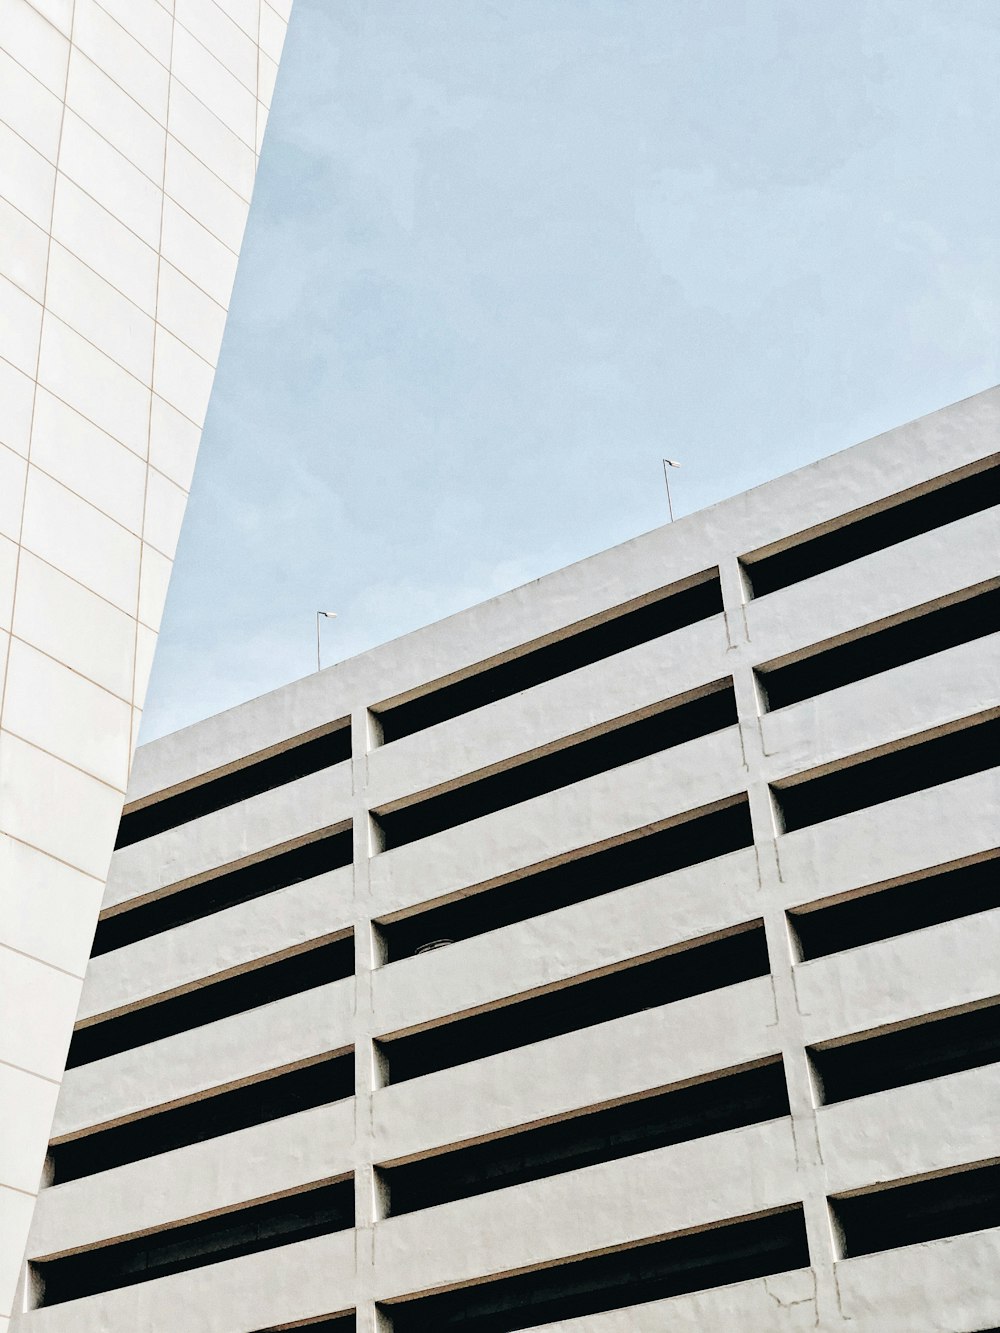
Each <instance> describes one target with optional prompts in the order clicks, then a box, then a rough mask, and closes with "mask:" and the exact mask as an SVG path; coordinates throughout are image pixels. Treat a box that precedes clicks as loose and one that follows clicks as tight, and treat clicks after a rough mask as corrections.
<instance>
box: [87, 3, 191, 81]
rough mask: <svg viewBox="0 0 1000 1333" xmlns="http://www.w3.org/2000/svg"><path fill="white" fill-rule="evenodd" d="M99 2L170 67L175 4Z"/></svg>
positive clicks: (127, 30) (158, 58)
mask: <svg viewBox="0 0 1000 1333" xmlns="http://www.w3.org/2000/svg"><path fill="white" fill-rule="evenodd" d="M99 4H100V6H101V8H102V9H104V10H105V11H106V12H107V13H108V14H110V15H111V16H112V18H114V19H116V20H117V21H118V23H119V24H120V25H121V26H122V27H123V28H124V29H125V30H126V32H128V34H129V36H130V37H133V38H134V39H135V40H136V41H137V42H139V44H140V45H141V46H144V47H145V48H146V50H147V51H148V52H149V53H150V55H152V56H155V57H156V59H157V60H158V61H159V62H160V64H162V65H167V66H169V64H170V43H171V36H172V28H173V24H172V22H171V19H170V12H169V11H170V10H172V8H173V6H172V5H167V6H164V5H162V4H161V3H160V2H159V0H99Z"/></svg>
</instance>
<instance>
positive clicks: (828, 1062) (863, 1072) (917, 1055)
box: [809, 1004, 1000, 1104]
mask: <svg viewBox="0 0 1000 1333" xmlns="http://www.w3.org/2000/svg"><path fill="white" fill-rule="evenodd" d="M809 1055H810V1058H811V1059H812V1063H813V1068H814V1069H815V1071H816V1076H817V1083H818V1086H819V1089H820V1092H821V1095H822V1100H823V1101H824V1102H826V1103H828V1104H829V1103H832V1102H844V1101H847V1100H849V1099H850V1098H852V1097H864V1096H867V1095H868V1093H872V1092H884V1091H886V1090H887V1089H888V1088H905V1087H908V1086H909V1085H910V1084H911V1083H923V1082H924V1081H925V1080H927V1079H931V1078H943V1077H944V1076H945V1075H946V1074H957V1073H960V1072H961V1071H962V1070H963V1069H978V1068H980V1067H981V1066H983V1065H991V1064H995V1063H996V1061H997V1060H1000V1006H998V1005H996V1004H993V1005H990V1006H988V1007H987V1008H985V1009H973V1010H971V1011H970V1012H969V1013H964V1014H952V1015H950V1016H949V1017H948V1018H936V1019H931V1020H929V1021H926V1022H922V1023H915V1024H913V1026H911V1027H906V1028H902V1029H900V1030H899V1031H897V1032H886V1033H883V1034H882V1035H881V1036H876V1037H862V1038H861V1039H860V1040H855V1041H850V1042H845V1043H843V1044H842V1045H838V1046H822V1047H813V1048H812V1049H810V1051H809Z"/></svg>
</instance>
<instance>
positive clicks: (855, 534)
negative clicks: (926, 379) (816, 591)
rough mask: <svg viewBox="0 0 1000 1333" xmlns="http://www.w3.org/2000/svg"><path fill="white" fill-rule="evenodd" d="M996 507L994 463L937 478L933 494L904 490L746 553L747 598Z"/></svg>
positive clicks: (999, 491)
mask: <svg viewBox="0 0 1000 1333" xmlns="http://www.w3.org/2000/svg"><path fill="white" fill-rule="evenodd" d="M997 503H1000V465H997V464H996V463H994V464H993V465H992V466H989V467H986V468H982V469H981V470H980V471H978V472H973V473H972V474H971V475H966V476H962V477H959V478H958V479H957V480H955V481H952V480H949V478H948V477H942V478H940V479H939V482H938V484H937V485H936V487H935V489H934V490H930V491H924V492H923V493H922V494H920V495H912V494H909V495H908V494H907V493H906V492H904V493H903V494H901V495H899V496H898V497H896V499H895V500H894V501H890V502H889V503H888V504H887V505H885V506H884V507H883V508H880V509H878V510H876V511H875V513H869V514H861V515H859V516H858V517H856V518H851V517H849V516H848V518H847V519H846V521H844V522H842V523H841V525H840V526H839V527H836V528H833V529H832V530H827V531H825V532H819V533H817V534H816V535H810V533H808V532H805V533H803V534H802V535H801V536H800V537H799V538H798V539H797V540H794V541H792V542H791V543H789V544H787V545H784V546H782V548H781V549H780V550H778V551H772V552H771V553H770V554H768V553H762V554H757V553H756V552H754V553H752V554H750V555H746V556H744V557H743V562H742V563H743V566H744V569H745V571H746V574H747V580H748V582H749V584H750V587H751V590H752V595H753V596H754V597H764V596H766V595H767V593H770V592H777V591H778V589H779V588H787V587H789V586H790V585H791V584H793V583H801V582H802V580H803V579H809V578H813V577H814V576H815V575H816V574H823V573H825V572H826V571H827V570H828V569H837V568H838V567H839V566H841V565H847V564H850V563H851V561H853V560H860V559H861V558H862V557H863V556H866V555H872V554H873V553H874V552H875V551H882V550H885V549H886V548H887V547H889V546H895V545H896V544H897V543H899V542H903V541H907V540H908V539H909V538H911V537H918V536H920V534H921V533H924V532H931V531H933V529H935V528H942V527H944V526H945V524H947V523H954V522H956V521H957V520H958V519H960V518H967V517H968V516H969V515H970V514H978V513H980V512H981V511H982V510H984V509H990V508H991V507H992V506H993V505H995V504H997Z"/></svg>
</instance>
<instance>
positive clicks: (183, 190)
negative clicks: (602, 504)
mask: <svg viewBox="0 0 1000 1333" xmlns="http://www.w3.org/2000/svg"><path fill="white" fill-rule="evenodd" d="M289 7H290V0H0V1103H2V1107H3V1111H2V1123H0V1328H3V1329H6V1327H7V1325H8V1317H9V1314H10V1312H11V1309H12V1302H13V1299H14V1288H15V1284H16V1281H17V1275H18V1272H19V1269H20V1266H21V1258H22V1255H23V1250H24V1242H25V1239H26V1237H27V1231H28V1225H29V1221H30V1217H31V1212H32V1208H33V1206H34V1197H35V1193H36V1189H37V1185H38V1179H39V1174H40V1170H41V1166H42V1162H43V1159H44V1155H45V1144H46V1141H47V1138H48V1133H49V1125H50V1123H51V1117H52V1112H53V1109H54V1106H55V1100H56V1094H57V1092H58V1088H59V1081H60V1078H61V1076H62V1072H63V1063H64V1060H65V1056H66V1050H67V1047H68V1044H69V1039H70V1035H71V1031H72V1026H73V1019H74V1016H75V1014H76V1010H77V1005H78V1003H79V998H80V987H81V984H82V977H83V971H84V967H85V965H86V961H87V956H88V954H89V951H90V945H91V939H92V937H93V931H94V926H95V924H96V920H97V913H98V911H99V908H100V903H101V899H102V896H103V893H104V883H105V876H106V873H107V868H108V862H109V858H110V855H111V850H112V846H113V844H114V837H115V830H116V828H117V825H118V820H119V817H120V814H121V807H122V800H123V796H124V791H125V787H126V783H127V780H128V770H129V763H130V760H131V756H132V751H133V748H134V742H135V737H136V733H137V731H138V725H139V719H140V716H141V710H142V705H143V697H144V694H145V690H146V680H147V676H148V673H149V667H150V663H151V660H152V654H153V648H154V644H155V642H156V634H157V629H158V627H159V623H160V615H161V612H162V610H163V602H164V596H165V594H166V588H167V580H168V578H169V575H170V567H171V562H172V560H173V556H174V548H175V544H176V541H177V534H178V530H179V527H180V523H181V518H182V516H183V513H184V506H185V502H186V499H187V493H188V488H189V486H190V484H191V474H192V470H193V468H194V462H195V454H196V452H197V449H198V442H199V438H200V435H201V428H202V423H203V421H204V417H205V408H206V405H207V402H208V395H209V392H210V390H211V386H212V379H213V375H214V368H215V363H216V359H217V357H218V353H219V346H220V342H221V339H222V330H223V325H224V323H225V318H226V308H227V305H228V302H229V295H230V290H231V287H232V282H233V277H234V274H235V270H236V261H237V256H238V253H239V249H240V241H241V237H242V234H243V227H244V223H245V221H246V216H247V208H248V201H249V199H250V194H251V191H252V189H253V183H254V175H255V172H256V168H257V161H258V157H259V153H260V146H261V140H262V136H263V133H264V126H265V123H266V120H267V110H268V106H269V104H270V100H271V91H272V88H273V86H274V77H275V73H276V70H277V61H278V57H279V55H280V53H281V48H282V42H283V39H284V33H285V25H286V21H287V18H288V10H289Z"/></svg>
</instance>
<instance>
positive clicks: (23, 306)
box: [0, 276, 42, 375]
mask: <svg viewBox="0 0 1000 1333" xmlns="http://www.w3.org/2000/svg"><path fill="white" fill-rule="evenodd" d="M41 329H42V307H41V305H40V304H39V302H38V301H36V300H34V299H33V298H32V297H30V296H28V294H27V293H26V292H23V291H22V290H21V288H20V287H17V286H15V285H14V283H12V282H11V281H10V280H9V279H8V278H5V277H3V276H0V356H2V357H3V358H4V360H5V361H9V362H10V363H11V365H12V366H15V367H16V368H17V369H18V370H22V371H24V373H25V374H26V375H34V373H35V369H36V367H37V365H38V342H39V338H40V336H41Z"/></svg>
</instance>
